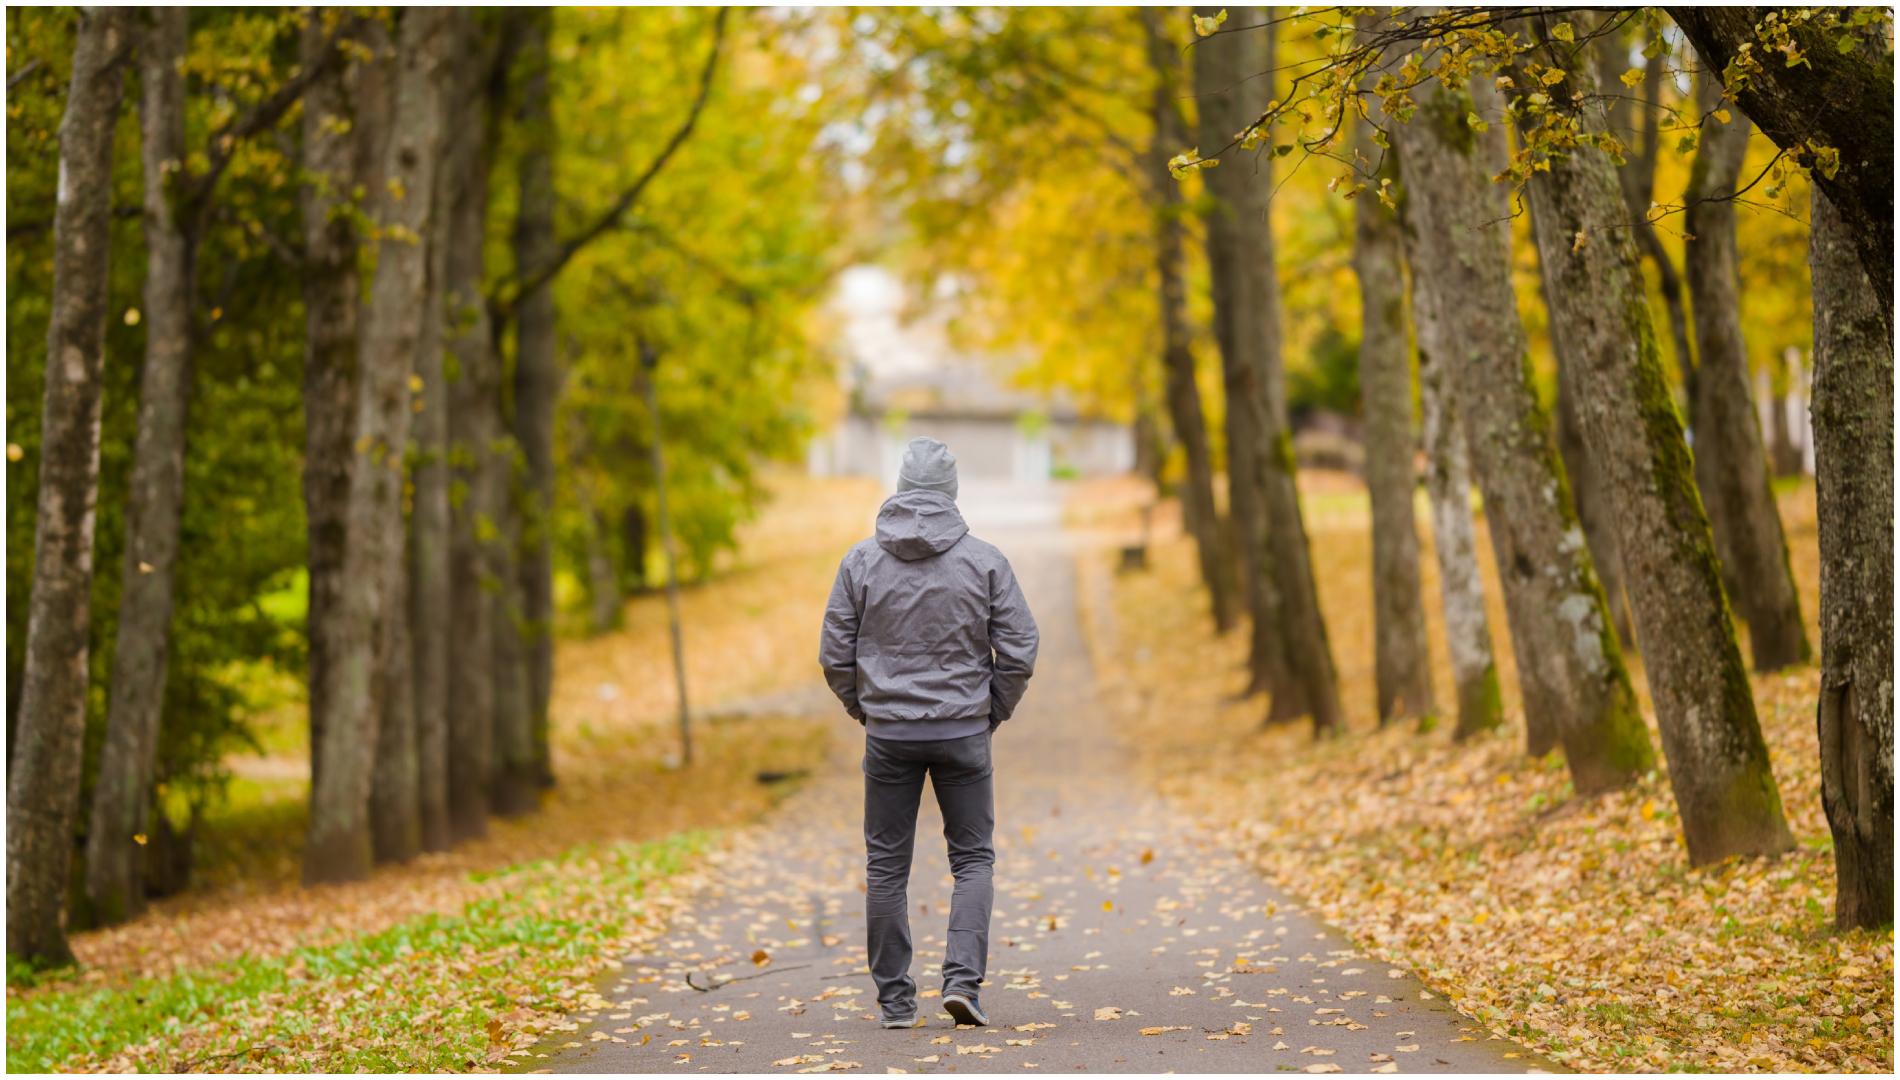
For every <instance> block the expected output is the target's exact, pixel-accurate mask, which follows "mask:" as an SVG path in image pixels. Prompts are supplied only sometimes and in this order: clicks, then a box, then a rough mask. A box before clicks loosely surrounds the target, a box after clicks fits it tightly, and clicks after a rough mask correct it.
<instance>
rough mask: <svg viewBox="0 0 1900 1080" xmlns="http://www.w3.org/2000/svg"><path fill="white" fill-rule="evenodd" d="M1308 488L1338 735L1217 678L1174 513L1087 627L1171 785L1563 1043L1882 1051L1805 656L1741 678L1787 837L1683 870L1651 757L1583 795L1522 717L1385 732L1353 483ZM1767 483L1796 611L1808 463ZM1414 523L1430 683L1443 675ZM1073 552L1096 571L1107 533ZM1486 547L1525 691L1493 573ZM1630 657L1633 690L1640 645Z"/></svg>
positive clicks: (1190, 803) (1223, 675)
mask: <svg viewBox="0 0 1900 1080" xmlns="http://www.w3.org/2000/svg"><path fill="white" fill-rule="evenodd" d="M1303 487H1305V489H1306V490H1305V505H1306V511H1307V524H1308V528H1309V532H1310V533H1311V537H1312V546H1313V551H1314V558H1315V563H1316V572H1317V573H1318V575H1319V577H1320V591H1321V594H1322V595H1321V601H1322V604H1323V606H1324V607H1325V612H1326V616H1327V623H1328V629H1329V633H1330V637H1331V640H1332V645H1333V650H1334V655H1335V658H1336V660H1337V662H1338V666H1339V671H1340V679H1341V689H1342V693H1343V695H1344V697H1345V704H1346V709H1347V713H1348V716H1349V720H1350V733H1349V734H1348V735H1347V736H1346V737H1345V738H1342V739H1339V740H1336V741H1330V742H1327V743H1320V744H1315V743H1314V742H1313V741H1312V740H1311V738H1310V736H1309V735H1308V734H1307V732H1306V730H1305V729H1304V728H1300V727H1290V728H1279V729H1272V730H1261V728H1260V718H1261V715H1262V709H1261V706H1260V704H1259V703H1258V702H1240V703H1237V702H1234V701H1233V700H1232V695H1233V693H1234V692H1235V690H1237V689H1238V687H1239V684H1240V677H1239V666H1240V664H1241V661H1242V659H1243V656H1244V650H1245V643H1244V641H1243V640H1242V638H1243V635H1240V634H1234V635H1230V636H1229V637H1228V639H1225V640H1221V639H1216V638H1215V637H1214V636H1213V634H1212V632H1211V629H1210V624H1209V622H1208V620H1207V617H1206V615H1205V613H1204V611H1203V609H1202V606H1201V604H1199V603H1198V602H1188V603H1183V601H1182V598H1183V597H1196V596H1198V591H1197V589H1196V588H1195V585H1194V570H1193V566H1192V563H1191V552H1190V549H1189V548H1188V546H1187V544H1186V543H1185V542H1184V541H1183V540H1182V539H1181V538H1180V536H1179V531H1178V528H1174V527H1171V526H1170V524H1169V523H1167V522H1163V523H1161V524H1160V525H1159V526H1158V528H1157V537H1158V539H1157V542H1156V543H1155V544H1154V546H1153V550H1152V551H1151V559H1152V565H1153V569H1152V570H1151V571H1149V572H1146V573H1135V574H1127V575H1119V576H1114V577H1113V585H1112V587H1110V588H1107V589H1104V590H1102V592H1103V593H1104V594H1106V595H1107V596H1109V597H1110V598H1111V599H1108V600H1106V601H1104V602H1106V603H1108V604H1110V605H1111V606H1112V609H1113V610H1112V618H1110V619H1109V620H1107V625H1108V626H1109V627H1111V629H1110V630H1108V631H1105V632H1103V633H1100V634H1098V640H1097V641H1096V642H1095V648H1096V650H1097V652H1098V663H1099V667H1100V669H1101V670H1102V671H1104V672H1114V673H1119V678H1117V680H1116V681H1115V683H1114V685H1113V687H1112V688H1111V694H1112V695H1113V696H1114V697H1115V698H1116V699H1118V700H1119V703H1120V706H1121V708H1122V710H1123V712H1124V715H1125V717H1126V718H1127V720H1128V722H1130V723H1132V724H1134V725H1136V730H1137V731H1138V732H1139V733H1140V737H1142V738H1143V740H1144V743H1145V745H1146V746H1147V747H1148V748H1149V753H1148V755H1147V757H1146V761H1147V764H1148V767H1149V771H1150V773H1151V775H1152V778H1153V779H1154V781H1155V782H1156V783H1157V784H1159V785H1160V786H1161V787H1162V789H1163V790H1164V791H1165V792H1167V793H1168V794H1169V795H1170V796H1172V797H1174V798H1175V799H1176V800H1177V801H1178V802H1179V803H1180V804H1181V805H1183V806H1185V807H1187V808H1189V809H1191V810H1192V811H1194V812H1195V813H1198V814H1200V815H1202V816H1203V818H1204V819H1205V820H1208V821H1210V822H1212V823H1214V824H1216V825H1217V826H1218V827H1220V828H1223V829H1225V830H1227V831H1228V832H1229V833H1230V835H1231V836H1232V837H1233V838H1234V840H1235V842H1236V843H1237V844H1239V845H1241V846H1242V847H1243V848H1244V849H1245V850H1247V851H1249V852H1250V853H1251V854H1252V857H1253V858H1254V859H1255V861H1256V862H1257V863H1258V865H1259V866H1260V867H1261V868H1262V869H1263V870H1264V871H1265V872H1266V873H1268V874H1269V875H1270V876H1271V877H1272V878H1273V879H1274V880H1275V881H1277V882H1278V883H1279V884H1281V885H1282V886H1283V887H1285V888H1286V889H1287V890H1288V891H1289V892H1291V893H1293V894H1295V895H1296V896H1300V897H1303V898H1305V899H1306V900H1307V901H1308V902H1309V903H1311V904H1312V905H1313V906H1314V908H1315V909H1316V910H1317V911H1318V912H1319V913H1320V914H1321V915H1322V916H1323V917H1325V918H1326V919H1328V920H1329V921H1332V922H1334V923H1336V924H1337V925H1339V926H1341V927H1342V928H1344V929H1345V930H1347V931H1348V932H1350V933H1352V934H1353V935H1354V936H1355V937H1356V938H1358V939H1359V941H1360V942H1362V943H1363V944H1364V945H1365V946H1367V947H1368V948H1369V949H1370V950H1371V951H1372V952H1373V953H1374V954H1375V955H1377V956H1379V957H1380V958H1382V959H1385V960H1389V961H1391V962H1393V963H1395V964H1399V965H1403V966H1405V967H1409V968H1411V969H1413V970H1415V971H1417V972H1418V973H1419V974H1420V975H1421V976H1422V977H1424V978H1425V980H1426V981H1427V982H1428V983H1429V984H1430V985H1432V986H1433V987H1434V988H1436V989H1438V990H1439V991H1440V992H1442V993H1443V994H1445V995H1446V996H1447V997H1449V998H1450V999H1451V1000H1452V1001H1453V1002H1454V1003H1456V1004H1457V1005H1458V1007H1459V1008H1460V1009H1462V1010H1464V1011H1465V1012H1466V1013H1467V1014H1469V1015H1471V1016H1473V1017H1475V1018H1477V1019H1479V1020H1481V1021H1483V1022H1484V1023H1486V1024H1487V1025H1489V1026H1490V1027H1491V1028H1492V1029H1493V1030H1495V1031H1499V1032H1505V1033H1508V1034H1509V1035H1511V1036H1512V1037H1514V1038H1517V1039H1519V1040H1521V1041H1523V1042H1525V1043H1527V1044H1528V1045H1530V1046H1532V1047H1533V1048H1535V1049H1537V1050H1540V1051H1542V1052H1544V1053H1546V1054H1548V1055H1549V1056H1550V1057H1551V1058H1553V1059H1555V1060H1558V1061H1561V1062H1563V1063H1564V1064H1566V1065H1569V1066H1571V1067H1574V1068H1578V1069H1586V1070H1618V1071H1638V1070H1671V1069H1675V1070H1680V1069H1702V1070H1707V1069H1713V1070H1724V1071H1777V1070H1778V1071H1788V1070H1830V1071H1832V1070H1851V1071H1868V1072H1891V1071H1892V1065H1893V1046H1894V1043H1893V987H1894V972H1893V937H1892V932H1891V931H1890V930H1889V931H1882V932H1877V933H1865V932H1855V933H1846V934H1842V933H1837V932H1836V931H1835V930H1834V929H1833V922H1832V915H1833V892H1834V885H1833V874H1834V862H1833V855H1832V851H1831V842H1830V840H1829V837H1828V830H1827V825H1826V822H1825V820H1824V818H1823V817H1822V813H1821V807H1820V800H1819V796H1818V790H1819V787H1818V785H1819V776H1818V770H1819V765H1818V755H1817V752H1816V746H1815V734H1814V702H1815V693H1816V680H1817V678H1818V671H1817V670H1816V669H1813V668H1807V669H1802V670H1798V671H1795V672H1791V673H1787V674H1782V675H1774V676H1767V677H1760V678H1756V679H1755V680H1754V686H1755V695H1756V702H1757V706H1758V708H1759V710H1760V712H1761V718H1762V725H1763V728H1764V733H1765V735H1766V737H1767V740H1768V744H1769V748H1770V755H1771V760H1772V764H1773V768H1774V771H1775V776H1776V779H1777V780H1778V781H1779V783H1780V786H1781V792H1782V798H1783V801H1784V803H1785V804H1786V807H1787V812H1788V817H1789V824H1790V826H1791V827H1792V828H1793V830H1794V834H1795V836H1796V838H1797V841H1798V843H1799V846H1798V849H1797V850H1796V851H1795V852H1794V853H1792V854H1790V855H1787V856H1785V857H1782V858H1779V859H1773V860H1762V859H1748V860H1730V861H1728V862H1725V863H1722V864H1719V865H1715V866H1710V867H1704V868H1700V869H1691V868H1690V867H1689V866H1688V863H1687V860H1686V858H1685V856H1684V851H1683V846H1682V841H1681V836H1680V830H1679V828H1678V825H1677V821H1676V816H1675V811H1674V803H1673V800H1672V798H1671V796H1670V793H1669V786H1668V780H1667V777H1666V776H1665V775H1662V774H1660V773H1659V774H1657V775H1653V776H1651V777H1649V778H1648V779H1647V780H1645V782H1643V783H1642V784H1640V785H1638V786H1637V787H1636V788H1633V789H1631V790H1629V791H1625V792H1621V793H1618V794H1614V795H1610V796H1607V797H1603V798H1597V799H1579V798H1577V797H1576V796H1575V795H1574V794H1573V793H1572V791H1571V789H1570V785H1569V782H1568V780H1567V778H1566V776H1565V773H1564V769H1563V766H1562V762H1561V760H1560V758H1558V757H1556V756H1553V757H1551V758H1549V759H1547V760H1543V761H1535V760H1531V759H1530V758H1528V757H1526V756H1525V754H1524V753H1523V750H1522V742H1523V723H1522V716H1521V715H1515V716H1513V717H1512V720H1511V723H1509V724H1507V725H1506V726H1505V727H1504V728H1503V729H1502V730H1500V731H1499V732H1497V733H1495V734H1494V735H1492V736H1489V737H1486V738H1481V739H1478V740H1475V741H1474V742H1472V743H1469V744H1466V745H1454V744H1453V743H1452V742H1451V741H1450V738H1449V735H1448V733H1447V729H1448V728H1449V726H1450V725H1448V724H1441V725H1439V727H1438V730H1437V731H1435V732H1432V733H1429V734H1424V735H1421V734H1418V733H1417V732H1416V730H1415V729H1414V728H1413V727H1412V726H1410V725H1405V726H1401V727H1395V728H1391V729H1388V730H1385V731H1379V730H1377V729H1376V722H1375V718H1374V715H1373V697H1372V694H1373V692H1372V686H1373V667H1372V665H1373V653H1372V624H1371V610H1372V604H1371V596H1370V591H1371V581H1370V553H1369V538H1368V535H1367V522H1366V509H1365V502H1364V497H1363V489H1361V488H1359V487H1358V485H1357V483H1356V481H1350V480H1346V479H1343V478H1338V477H1327V476H1323V475H1318V476H1312V477H1303ZM1139 501H1140V496H1139V493H1138V492H1136V491H1134V490H1132V489H1130V488H1129V487H1127V486H1124V485H1121V484H1104V485H1100V486H1097V487H1096V488H1095V489H1094V490H1092V491H1090V492H1088V493H1086V494H1085V496H1084V497H1083V498H1082V499H1079V500H1078V501H1077V503H1076V504H1075V509H1074V516H1075V517H1076V518H1077V519H1078V520H1079V521H1082V522H1087V523H1089V524H1092V525H1094V526H1096V527H1098V528H1106V529H1111V530H1112V529H1115V528H1121V529H1123V530H1124V531H1125V532H1126V533H1128V534H1130V535H1132V534H1133V532H1134V529H1135V526H1134V524H1133V523H1134V520H1135V519H1134V517H1133V514H1132V510H1133V508H1134V507H1135V506H1136V505H1138V503H1139ZM1781 508H1782V513H1783V516H1784V520H1785V521H1786V522H1787V524H1788V527H1789V535H1790V543H1791V545H1792V547H1793V552H1792V556H1793V561H1794V566H1795V571H1796V576H1797V580H1798V582H1799V584H1800V587H1801V591H1802V596H1801V599H1802V604H1803V607H1804V609H1805V611H1806V612H1807V614H1808V616H1809V620H1810V623H1812V620H1813V616H1814V612H1815V606H1816V598H1817V591H1816V590H1817V582H1816V572H1817V571H1816V552H1815V530H1814V508H1813V489H1812V487H1811V486H1804V487H1801V488H1798V489H1794V490H1791V491H1788V492H1785V493H1784V494H1783V496H1782V499H1781ZM1424 522H1425V518H1424V516H1423V515H1422V514H1421V539H1422V540H1423V541H1424V542H1425V543H1426V544H1427V548H1426V559H1425V564H1424V565H1425V571H1426V578H1425V588H1426V597H1427V600H1428V603H1427V609H1428V611H1429V612H1430V617H1429V619H1430V633H1431V635H1432V648H1433V657H1434V662H1435V663H1434V666H1435V673H1434V674H1435V688H1436V690H1437V692H1438V694H1439V696H1440V698H1441V701H1442V700H1444V699H1445V698H1446V696H1447V695H1448V691H1449V688H1450V686H1451V679H1450V671H1449V660H1448V658H1447V656H1446V653H1445V647H1444V639H1443V627H1442V623H1441V621H1440V619H1439V617H1438V615H1439V613H1438V607H1437V603H1436V597H1437V580H1436V577H1435V575H1434V573H1433V565H1432V562H1431V558H1430V555H1429V552H1430V548H1429V541H1430V530H1429V528H1428V527H1426V526H1425V524H1424ZM1479 546H1480V548H1481V549H1483V550H1484V553H1485V556H1486V557H1487V562H1488V554H1489V549H1488V545H1487V544H1485V543H1482V542H1481V543H1480V545H1479ZM1084 572H1085V573H1089V574H1093V575H1096V576H1097V577H1098V578H1099V579H1108V578H1109V577H1110V576H1111V575H1113V567H1112V565H1111V562H1110V553H1108V552H1103V553H1100V554H1098V555H1097V556H1096V557H1095V559H1094V560H1093V562H1092V563H1091V564H1090V565H1088V566H1087V567H1086V568H1085V571H1084ZM1485 572H1486V576H1487V585H1488V586H1489V588H1490V599H1491V601H1492V613H1491V618H1492V627H1493V634H1494V637H1495V638H1496V642H1495V645H1496V648H1497V650H1498V654H1499V660H1500V667H1501V669H1502V671H1503V674H1504V676H1505V684H1506V686H1505V690H1506V700H1507V701H1508V702H1515V701H1516V700H1517V699H1516V688H1515V678H1514V672H1513V670H1512V665H1511V663H1510V660H1509V644H1508V640H1507V638H1506V635H1505V622H1504V615H1503V611H1502V608H1501V604H1500V603H1499V600H1498V592H1497V588H1496V585H1497V582H1496V576H1495V572H1494V570H1493V568H1492V567H1490V566H1489V565H1487V566H1486V567H1485ZM1088 594H1089V590H1084V595H1088ZM1813 633H1814V631H1813V630H1812V628H1811V629H1810V634H1813ZM1635 674H1636V676H1637V678H1638V679H1639V689H1642V688H1641V686H1640V679H1641V671H1640V663H1638V664H1636V665H1635ZM1644 693H1645V701H1647V696H1646V691H1644ZM1652 724H1653V717H1652Z"/></svg>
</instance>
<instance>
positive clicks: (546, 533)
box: [514, 8, 562, 786]
mask: <svg viewBox="0 0 1900 1080" xmlns="http://www.w3.org/2000/svg"><path fill="white" fill-rule="evenodd" d="M552 23H553V11H552V9H550V8H538V9H534V10H533V11H531V12H530V13H528V14H527V15H526V16H525V18H524V20H523V23H522V27H521V42H520V46H519V48H520V55H519V57H518V61H517V62H518V63H519V64H520V69H519V78H520V84H519V85H520V91H519V94H520V96H519V99H518V101H517V102H516V114H515V115H516V124H517V129H518V131H519V132H520V137H521V143H522V145H521V148H520V151H519V153H520V159H519V164H518V166H517V169H518V171H517V183H518V187H519V192H520V195H519V198H520V208H519V210H518V212H517V214H516V217H515V236H514V247H515V266H516V268H517V276H521V275H525V274H526V273H527V272H528V271H529V270H531V269H532V268H534V267H538V266H545V265H548V264H549V263H551V262H553V261H554V259H555V258H556V257H557V256H558V253H559V248H560V245H559V243H558V242H557V241H556V239H555V236H554V115H553V112H552V110H551V108H550V106H549V101H548V65H549V62H550V61H549V57H548V34H549V32H550V28H551V26H552ZM554 316H555V310H554V286H553V284H552V282H547V281H544V282H542V283H541V284H539V285H537V286H535V287H534V288H533V289H532V290H530V291H529V292H526V293H523V294H522V296H521V299H520V303H519V306H518V307H517V308H516V321H515V437H516V439H517V440H519V441H520V443H521V450H522V453H523V455H524V456H525V457H526V458H527V465H528V468H527V476H526V482H527V499H526V503H527V506H526V512H525V514H524V515H523V520H522V541H523V543H522V547H521V592H522V606H523V612H522V614H523V625H524V628H525V633H526V637H527V640H526V642H525V645H526V647H527V648H526V652H527V669H528V670H527V679H528V709H529V716H530V720H531V723H532V730H533V736H534V738H533V742H534V758H535V773H536V782H537V783H539V784H541V785H542V786H547V785H550V784H552V783H553V782H554V772H553V768H552V764H551V762H550V760H549V757H548V701H549V698H550V696H551V694H552V691H553V681H554V552H553V547H552V545H551V544H550V536H551V534H552V531H553V526H554V411H555V403H556V402H557V401H558V400H559V398H560V394H561V380H562V376H561V370H560V366H559V359H558V358H557V357H556V356H555V337H554Z"/></svg>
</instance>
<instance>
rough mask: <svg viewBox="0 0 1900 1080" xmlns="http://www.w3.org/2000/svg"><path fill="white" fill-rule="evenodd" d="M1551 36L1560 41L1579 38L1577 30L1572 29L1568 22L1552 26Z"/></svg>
mask: <svg viewBox="0 0 1900 1080" xmlns="http://www.w3.org/2000/svg"><path fill="white" fill-rule="evenodd" d="M1550 36H1551V37H1554V38H1556V39H1557V40H1558V41H1575V40H1577V32H1576V31H1575V30H1573V29H1571V28H1570V24H1569V23H1567V22H1560V23H1558V24H1557V25H1556V26H1553V27H1551V28H1550Z"/></svg>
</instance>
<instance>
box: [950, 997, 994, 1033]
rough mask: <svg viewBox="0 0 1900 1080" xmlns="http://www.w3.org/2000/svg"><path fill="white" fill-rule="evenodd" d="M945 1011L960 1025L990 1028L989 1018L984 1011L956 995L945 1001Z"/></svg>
mask: <svg viewBox="0 0 1900 1080" xmlns="http://www.w3.org/2000/svg"><path fill="white" fill-rule="evenodd" d="M943 1011H944V1012H947V1013H949V1014H950V1019H952V1020H955V1021H956V1022H957V1023H959V1024H968V1025H970V1026H971V1027H989V1026H990V1018H989V1017H987V1016H984V1015H983V1013H982V1011H981V1010H979V1009H978V1008H977V1007H976V1006H975V1005H973V1004H971V1003H970V1002H969V1001H968V1000H966V999H964V998H962V997H958V996H957V995H955V994H951V995H949V996H947V997H945V998H944V999H943Z"/></svg>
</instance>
